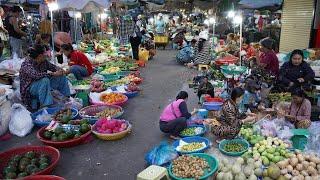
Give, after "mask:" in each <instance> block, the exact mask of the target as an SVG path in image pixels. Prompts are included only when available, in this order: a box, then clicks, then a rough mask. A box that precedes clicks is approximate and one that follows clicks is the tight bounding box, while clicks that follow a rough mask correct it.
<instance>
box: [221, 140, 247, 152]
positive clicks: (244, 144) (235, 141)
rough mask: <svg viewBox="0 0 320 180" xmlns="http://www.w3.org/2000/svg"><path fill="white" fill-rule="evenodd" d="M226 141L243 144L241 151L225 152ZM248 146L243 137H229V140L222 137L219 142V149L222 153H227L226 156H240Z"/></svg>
mask: <svg viewBox="0 0 320 180" xmlns="http://www.w3.org/2000/svg"><path fill="white" fill-rule="evenodd" d="M228 143H240V144H242V145H243V146H244V150H243V151H241V152H227V151H225V150H224V147H225V145H227V144H228ZM249 146H250V144H249V143H248V141H246V140H245V139H230V140H227V139H224V140H222V141H221V142H220V143H219V150H220V151H221V152H222V153H223V154H225V155H228V156H241V155H242V154H244V153H245V152H246V151H247V150H248V149H249Z"/></svg>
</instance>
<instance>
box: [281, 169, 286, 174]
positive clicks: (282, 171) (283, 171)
mask: <svg viewBox="0 0 320 180" xmlns="http://www.w3.org/2000/svg"><path fill="white" fill-rule="evenodd" d="M280 172H281V174H282V175H285V174H287V173H288V169H282V170H281V171H280Z"/></svg>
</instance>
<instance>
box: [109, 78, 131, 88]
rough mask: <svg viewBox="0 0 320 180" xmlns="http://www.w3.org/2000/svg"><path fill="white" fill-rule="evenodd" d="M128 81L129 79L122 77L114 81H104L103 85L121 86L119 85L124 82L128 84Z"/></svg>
mask: <svg viewBox="0 0 320 180" xmlns="http://www.w3.org/2000/svg"><path fill="white" fill-rule="evenodd" d="M129 82H130V81H128V80H126V79H123V78H122V79H118V80H115V81H111V82H106V83H104V86H105V87H113V86H121V85H124V84H129Z"/></svg>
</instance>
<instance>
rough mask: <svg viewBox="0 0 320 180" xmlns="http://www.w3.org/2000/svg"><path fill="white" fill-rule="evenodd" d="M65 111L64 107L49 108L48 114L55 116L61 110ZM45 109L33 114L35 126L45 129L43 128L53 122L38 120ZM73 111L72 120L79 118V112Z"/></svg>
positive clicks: (72, 109)
mask: <svg viewBox="0 0 320 180" xmlns="http://www.w3.org/2000/svg"><path fill="white" fill-rule="evenodd" d="M61 109H63V108H62V107H54V108H47V109H46V110H47V112H48V113H49V114H50V115H54V114H55V113H56V112H58V111H59V110H61ZM43 110H44V109H41V110H39V111H37V112H35V113H33V114H31V118H32V120H33V124H35V125H36V126H38V127H43V126H48V125H49V124H50V122H51V121H38V120H37V116H38V115H40V114H41V113H42V112H43ZM71 111H72V114H73V116H72V119H75V118H76V117H77V116H78V114H79V113H78V110H76V109H74V108H71Z"/></svg>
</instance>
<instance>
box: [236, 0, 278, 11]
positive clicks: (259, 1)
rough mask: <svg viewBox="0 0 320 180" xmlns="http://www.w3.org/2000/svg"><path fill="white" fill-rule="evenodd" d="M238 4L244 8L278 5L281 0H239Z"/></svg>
mask: <svg viewBox="0 0 320 180" xmlns="http://www.w3.org/2000/svg"><path fill="white" fill-rule="evenodd" d="M239 4H240V5H242V6H243V7H246V8H251V9H255V8H257V9H258V8H262V7H267V6H279V5H281V4H282V0H268V1H266V0H241V1H240V2H239Z"/></svg>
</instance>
